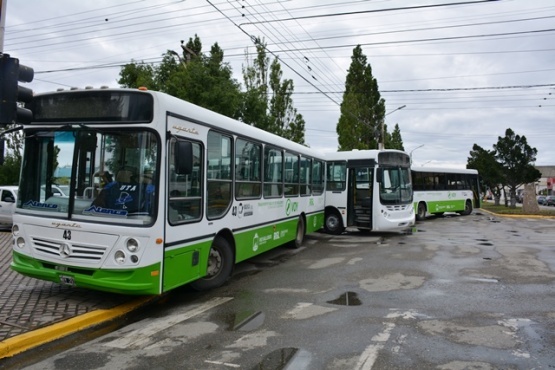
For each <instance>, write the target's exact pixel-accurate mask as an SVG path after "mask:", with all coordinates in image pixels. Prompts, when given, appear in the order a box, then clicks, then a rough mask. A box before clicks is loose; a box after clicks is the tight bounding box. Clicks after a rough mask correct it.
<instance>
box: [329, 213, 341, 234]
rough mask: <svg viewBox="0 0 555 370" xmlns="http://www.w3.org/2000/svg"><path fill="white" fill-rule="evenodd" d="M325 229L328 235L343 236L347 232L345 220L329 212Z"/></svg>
mask: <svg viewBox="0 0 555 370" xmlns="http://www.w3.org/2000/svg"><path fill="white" fill-rule="evenodd" d="M324 229H325V230H326V233H328V234H332V235H341V234H342V233H343V231H344V230H345V228H344V227H343V220H341V216H340V215H339V214H338V213H337V212H335V211H330V212H327V213H326V221H325V222H324Z"/></svg>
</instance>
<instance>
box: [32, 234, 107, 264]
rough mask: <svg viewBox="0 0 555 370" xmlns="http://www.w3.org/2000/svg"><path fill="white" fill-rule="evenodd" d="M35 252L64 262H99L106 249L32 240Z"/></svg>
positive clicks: (38, 239)
mask: <svg viewBox="0 0 555 370" xmlns="http://www.w3.org/2000/svg"><path fill="white" fill-rule="evenodd" d="M33 245H34V247H35V251H37V252H39V253H42V254H46V255H49V256H56V257H61V258H63V259H65V260H72V261H78V260H87V261H100V260H101V259H102V257H103V256H104V253H105V252H106V249H107V247H104V246H98V245H96V246H91V245H79V244H69V243H60V242H57V241H50V240H46V239H40V238H34V239H33Z"/></svg>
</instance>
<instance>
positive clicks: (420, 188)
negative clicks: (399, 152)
mask: <svg viewBox="0 0 555 370" xmlns="http://www.w3.org/2000/svg"><path fill="white" fill-rule="evenodd" d="M411 172H412V178H413V183H414V205H413V206H414V212H415V213H416V214H417V219H418V220H424V219H425V216H426V215H427V214H432V215H442V214H443V213H445V212H455V213H460V214H463V215H466V214H470V212H471V211H472V209H473V208H479V207H480V195H479V194H480V186H479V175H478V171H477V170H474V169H456V168H438V167H413V168H412V169H411Z"/></svg>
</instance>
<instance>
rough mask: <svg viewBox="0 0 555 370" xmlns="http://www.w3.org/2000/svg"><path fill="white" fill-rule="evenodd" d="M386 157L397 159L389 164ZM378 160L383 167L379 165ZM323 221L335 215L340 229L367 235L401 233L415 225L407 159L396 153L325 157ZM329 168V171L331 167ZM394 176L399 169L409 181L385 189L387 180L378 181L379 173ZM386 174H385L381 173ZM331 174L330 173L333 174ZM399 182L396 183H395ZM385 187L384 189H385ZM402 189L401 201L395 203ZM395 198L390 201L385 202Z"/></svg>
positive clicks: (329, 154) (340, 153) (372, 151)
mask: <svg viewBox="0 0 555 370" xmlns="http://www.w3.org/2000/svg"><path fill="white" fill-rule="evenodd" d="M387 156H391V157H397V158H398V159H397V160H393V161H392V162H391V163H388V162H387ZM380 158H382V159H383V160H384V163H382V164H380ZM326 161H327V164H328V171H327V176H328V178H327V182H326V217H329V216H330V215H333V214H336V215H339V216H340V218H341V222H342V226H343V227H356V228H358V229H360V230H368V231H403V230H406V229H408V228H410V227H411V226H413V225H414V222H415V220H414V210H413V206H412V189H411V184H410V174H408V172H409V171H408V168H409V163H410V161H409V156H408V154H407V153H404V152H402V151H398V150H381V151H380V150H353V151H345V152H336V153H327V154H326ZM330 166H332V167H330ZM389 169H391V170H392V171H393V172H395V173H396V174H397V172H396V171H397V170H398V169H402V170H401V171H404V172H405V174H406V176H407V177H409V178H408V179H407V182H406V183H403V186H402V187H401V186H399V187H397V188H392V189H393V190H391V193H389V191H388V190H386V189H385V188H386V187H387V186H391V185H387V184H386V182H388V181H389V179H382V182H381V183H380V182H379V181H378V172H380V173H382V174H384V173H389V172H387V171H389ZM384 171H386V172H384ZM332 172H333V173H332ZM397 180H399V179H397ZM386 185H387V186H386ZM400 188H403V189H404V190H402V191H404V192H405V193H406V194H405V195H404V196H405V198H404V199H402V200H401V199H400V198H399V199H397V196H398V195H397V194H398V193H397V191H400V190H398V189H400ZM389 195H395V197H394V198H392V200H390V201H389V200H387V201H386V200H384V199H386V197H388V196H389Z"/></svg>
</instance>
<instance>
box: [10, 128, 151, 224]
mask: <svg viewBox="0 0 555 370" xmlns="http://www.w3.org/2000/svg"><path fill="white" fill-rule="evenodd" d="M68 127H69V126H68ZM158 148H159V141H158V138H157V136H156V135H155V134H154V133H152V132H150V131H146V130H136V129H135V130H125V131H122V130H109V129H100V130H99V129H94V130H93V129H89V128H86V127H84V126H80V127H79V129H70V128H67V129H65V130H61V131H51V130H37V131H32V132H28V133H27V136H26V141H25V153H24V156H23V158H24V161H25V162H24V163H23V165H22V174H21V181H20V190H19V194H20V195H19V199H18V204H17V208H18V212H19V213H22V214H43V215H44V217H56V218H58V217H59V218H62V219H66V220H89V221H93V222H114V220H115V219H117V222H118V223H123V224H126V223H127V224H130V225H133V224H135V225H146V224H151V223H152V222H153V221H154V217H155V216H156V214H155V211H156V208H157V207H156V196H155V195H156V185H157V179H156V173H157V170H158V167H159V166H158V158H159V155H160V154H159V152H158V151H159V149H158ZM62 189H65V191H63V190H62ZM60 190H62V191H60Z"/></svg>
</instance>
